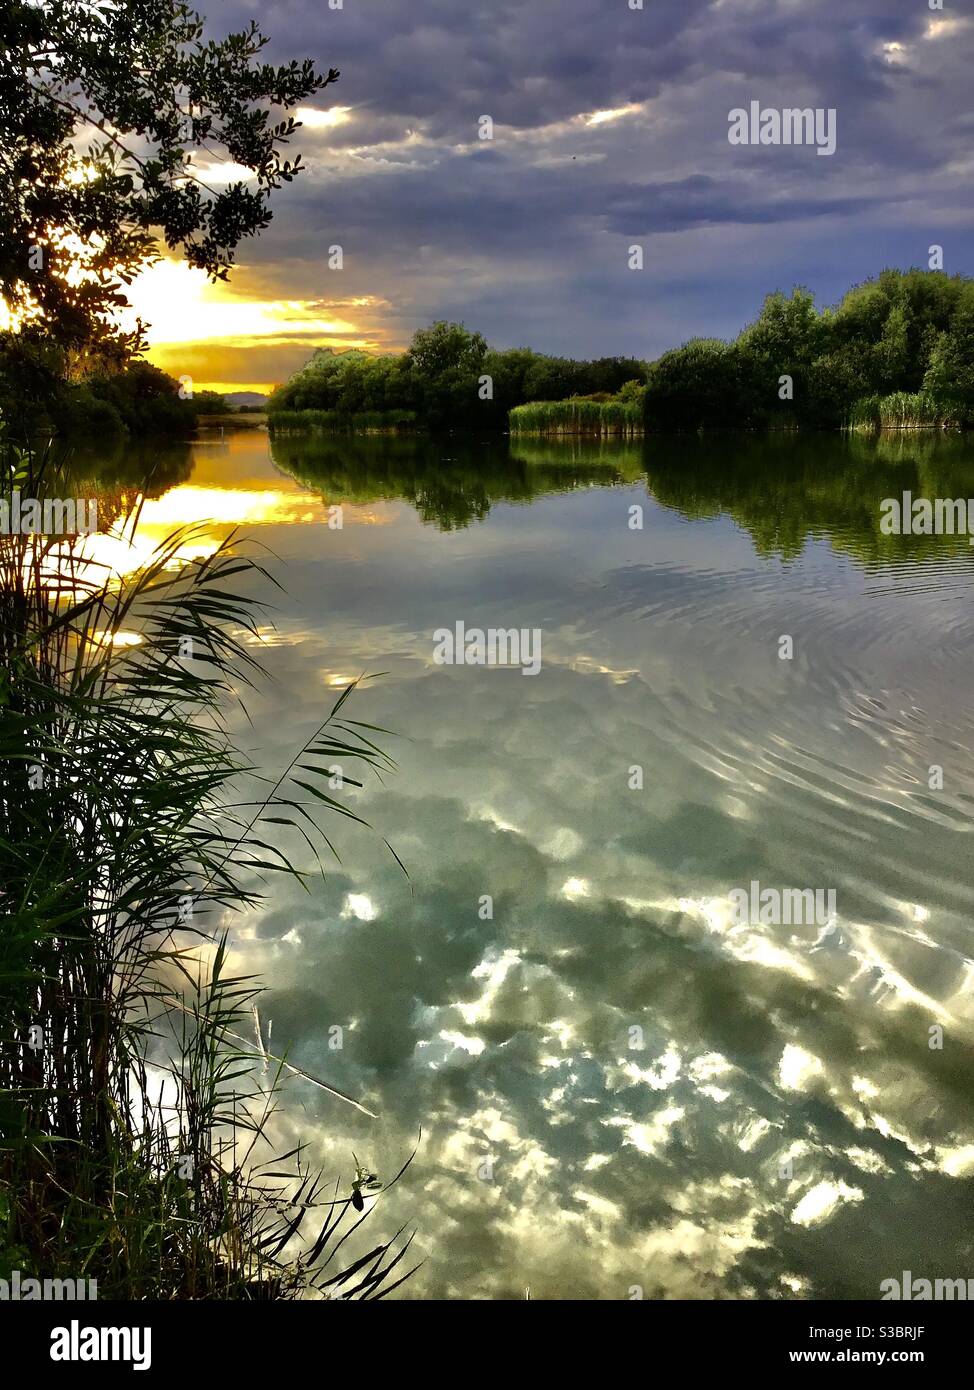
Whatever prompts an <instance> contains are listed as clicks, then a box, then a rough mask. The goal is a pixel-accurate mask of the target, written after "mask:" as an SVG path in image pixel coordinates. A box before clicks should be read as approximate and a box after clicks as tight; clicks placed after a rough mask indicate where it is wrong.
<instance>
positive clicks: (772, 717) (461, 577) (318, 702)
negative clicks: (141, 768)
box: [102, 430, 974, 1299]
mask: <svg viewBox="0 0 974 1390" xmlns="http://www.w3.org/2000/svg"><path fill="white" fill-rule="evenodd" d="M147 460H148V461H150V462H151V463H152V466H153V468H154V470H155V471H154V481H153V484H152V487H151V492H152V493H153V494H154V495H153V497H152V499H151V500H150V501H149V503H148V504H147V507H146V511H145V514H144V517H143V524H142V535H143V537H144V538H146V539H147V540H151V539H152V538H153V537H161V536H162V535H163V534H165V533H166V532H167V531H168V530H169V529H171V526H172V525H173V524H175V523H177V522H180V521H191V520H192V521H198V520H202V521H205V522H207V528H206V535H207V537H208V538H209V540H206V541H204V542H203V543H202V545H203V548H204V549H205V546H206V544H209V543H210V542H213V541H215V540H216V539H217V538H219V537H221V536H223V535H224V534H226V532H227V531H228V530H229V528H230V527H231V526H232V525H234V524H236V525H240V526H241V527H242V529H243V531H244V532H245V533H246V534H248V535H251V536H253V537H255V538H256V539H257V540H258V541H259V542H261V543H262V544H263V545H266V546H267V547H268V548H269V550H270V551H271V552H272V554H273V557H276V558H271V559H270V561H269V563H270V565H271V568H272V570H273V572H274V574H275V576H276V577H277V578H278V579H279V580H280V581H281V583H282V585H283V586H284V590H285V592H284V593H283V594H282V593H276V592H274V591H273V590H270V589H269V590H268V594H267V597H268V600H269V602H270V603H271V604H272V605H273V611H272V612H270V613H269V614H268V628H267V631H266V633H265V639H266V640H265V642H264V644H263V649H262V659H263V662H264V665H265V666H266V668H267V670H268V672H269V673H270V677H271V684H270V685H269V686H268V687H267V688H266V689H264V690H263V691H262V692H260V694H259V695H257V696H254V695H248V696H247V709H248V713H249V716H250V721H251V722H250V723H249V724H248V723H247V722H246V721H245V720H243V719H242V718H241V719H239V720H238V721H237V722H236V724H235V729H236V731H237V736H238V738H239V740H240V742H241V744H242V745H243V746H244V747H245V748H246V749H247V750H248V751H250V752H251V753H252V754H253V755H254V756H255V757H257V758H258V759H259V761H260V763H261V764H262V765H263V766H266V768H267V769H268V770H269V771H271V770H273V771H274V772H275V774H276V771H278V770H280V769H281V768H283V767H284V766H285V765H286V764H287V762H288V761H289V759H290V758H291V756H292V754H293V753H294V751H295V749H296V748H297V747H298V746H299V745H300V742H301V741H302V740H303V739H304V738H305V737H307V736H309V735H310V734H311V733H313V732H314V730H315V728H316V727H317V725H318V724H319V723H320V722H321V719H322V718H323V717H324V714H325V712H326V711H327V708H328V707H329V705H330V703H331V702H332V701H333V700H334V698H335V696H336V695H337V693H338V692H339V691H340V689H341V688H342V687H343V686H344V685H345V684H346V683H347V681H348V680H349V679H350V678H353V677H355V676H358V675H360V674H362V673H380V672H381V673H383V674H381V676H378V677H377V679H375V680H374V681H370V682H369V683H368V686H367V688H366V689H365V690H363V691H360V692H358V693H356V695H355V696H354V697H353V704H352V714H353V716H354V717H357V718H360V719H362V720H366V721H369V722H371V723H374V724H377V725H381V726H384V727H385V728H386V729H389V730H391V731H392V735H393V736H386V735H383V736H382V742H383V744H384V746H385V747H386V748H387V749H388V750H389V751H390V752H391V753H392V754H393V755H394V756H395V757H396V759H397V761H398V763H399V767H400V770H399V772H398V774H397V775H396V776H394V777H391V778H388V779H386V781H385V784H384V785H381V784H379V783H378V782H376V781H375V780H372V781H370V782H369V783H368V785H367V786H366V788H365V789H364V790H363V791H357V790H356V789H354V788H351V787H348V786H346V787H345V788H344V790H342V791H340V792H338V793H336V795H340V796H344V797H347V798H348V804H349V805H350V806H351V807H353V808H354V809H355V810H356V811H357V812H358V813H359V814H361V815H363V816H364V817H365V818H366V819H367V820H368V821H369V823H370V825H371V826H372V827H373V829H372V830H371V831H369V830H364V829H361V828H359V827H355V826H354V825H352V824H351V823H348V822H341V821H337V818H335V823H334V824H333V826H332V828H333V830H334V835H335V839H336V847H337V848H338V849H339V852H340V854H341V863H340V864H335V863H332V864H329V865H327V866H326V875H325V877H324V880H320V879H319V880H317V881H315V882H313V883H312V884H311V885H310V891H309V892H308V893H303V892H301V891H300V890H299V889H297V888H294V887H287V888H283V889H282V888H281V886H280V885H271V890H270V896H269V897H268V900H267V902H266V905H265V908H264V910H262V911H260V912H259V913H256V914H254V915H253V916H252V917H248V918H247V919H245V920H243V921H242V922H239V923H238V924H237V927H236V946H237V949H236V955H235V960H236V963H237V964H242V965H243V966H245V968H246V969H248V970H253V971H259V972H260V973H261V974H262V975H263V977H264V980H265V983H266V984H267V986H268V994H267V995H266V996H265V1000H264V1003H263V1005H262V1009H261V1013H262V1016H263V1018H264V1019H265V1024H266V1022H267V1021H270V1022H271V1023H272V1034H271V1048H272V1050H278V1049H283V1048H284V1047H285V1046H289V1047H290V1053H289V1055H290V1057H291V1059H292V1060H293V1061H294V1062H295V1063H297V1064H298V1065H300V1066H301V1067H303V1068H306V1069H307V1070H309V1071H311V1072H313V1073H315V1074H317V1075H320V1076H322V1077H323V1078H325V1079H326V1080H329V1081H332V1082H333V1083H334V1084H335V1085H337V1086H339V1087H341V1088H343V1089H344V1090H346V1091H348V1092H350V1093H351V1094H353V1095H356V1096H360V1097H361V1098H362V1099H363V1100H364V1102H365V1103H366V1104H367V1105H368V1106H369V1107H370V1108H371V1109H373V1110H375V1111H376V1112H377V1114H378V1116H379V1118H378V1119H377V1120H370V1119H368V1118H367V1117H366V1116H364V1115H361V1114H359V1113H357V1112H356V1111H354V1110H352V1109H350V1108H349V1107H347V1106H345V1105H343V1104H342V1103H341V1102H339V1101H336V1100H333V1099H330V1098H329V1097H327V1096H325V1095H323V1094H322V1093H321V1092H319V1091H317V1090H315V1089H314V1088H312V1087H311V1086H310V1085H308V1084H307V1083H305V1082H302V1081H295V1082H293V1083H289V1085H288V1088H287V1091H286V1097H285V1105H284V1109H283V1111H282V1114H281V1116H280V1130H281V1137H282V1141H287V1142H288V1144H289V1145H290V1144H291V1143H294V1142H297V1141H298V1140H299V1139H302V1138H303V1139H304V1140H306V1141H307V1142H308V1143H309V1146H310V1152H311V1154H312V1155H313V1156H314V1157H315V1158H316V1159H317V1160H319V1161H320V1162H321V1163H322V1164H323V1165H324V1167H325V1169H326V1171H328V1172H331V1173H333V1174H337V1172H338V1171H339V1170H341V1172H342V1173H343V1174H344V1175H345V1176H346V1178H349V1177H350V1176H351V1170H352V1168H353V1159H352V1152H353V1151H354V1152H355V1154H357V1155H358V1159H359V1161H360V1162H362V1163H366V1164H368V1165H369V1166H370V1167H372V1168H373V1169H375V1170H376V1171H377V1172H378V1173H379V1175H380V1177H382V1178H383V1179H385V1180H387V1179H388V1178H390V1177H391V1176H393V1175H394V1174H395V1172H396V1171H397V1169H398V1168H399V1166H400V1165H401V1163H402V1162H403V1161H404V1160H405V1158H407V1157H408V1155H409V1153H410V1152H411V1150H412V1148H413V1147H414V1145H415V1144H416V1142H417V1136H418V1135H419V1132H420V1130H421V1131H422V1137H421V1139H420V1141H419V1149H418V1153H417V1156H416V1159H415V1161H414V1163H413V1165H412V1167H411V1168H410V1170H409V1171H408V1173H407V1174H406V1176H405V1178H404V1179H403V1180H402V1182H401V1183H400V1184H399V1185H398V1186H397V1187H396V1188H395V1189H393V1191H392V1192H391V1193H390V1194H389V1196H388V1197H387V1198H384V1199H383V1201H382V1202H381V1203H380V1204H379V1206H378V1209H377V1210H376V1212H375V1213H374V1215H372V1216H371V1217H370V1222H369V1226H370V1227H371V1228H372V1229H371V1231H370V1234H371V1235H372V1236H373V1237H377V1236H378V1235H380V1234H391V1233H392V1231H393V1230H395V1228H396V1227H397V1226H398V1225H399V1224H401V1223H404V1222H407V1223H409V1225H410V1227H411V1228H415V1230H416V1232H417V1234H416V1241H415V1245H414V1249H415V1250H418V1251H419V1252H420V1253H421V1254H422V1256H424V1257H425V1264H424V1265H423V1267H422V1269H421V1270H420V1271H419V1273H418V1274H416V1275H415V1276H414V1278H413V1280H412V1281H411V1283H409V1284H407V1285H406V1286H405V1287H404V1289H403V1290H401V1291H400V1294H404V1295H405V1296H407V1297H428V1298H524V1297H525V1293H526V1291H527V1290H530V1297H531V1298H533V1299H539V1298H542V1299H543V1298H583V1299H620V1298H622V1299H624V1298H630V1297H635V1296H638V1291H641V1292H642V1295H643V1296H644V1297H645V1298H661V1297H668V1298H674V1297H688V1298H708V1299H709V1298H742V1297H771V1298H823V1297H826V1298H827V1297H832V1298H866V1299H873V1298H878V1297H879V1296H880V1288H879V1286H880V1283H881V1281H882V1280H884V1279H886V1278H889V1277H899V1276H900V1274H901V1272H902V1271H903V1270H911V1271H912V1272H913V1276H914V1278H918V1277H921V1276H924V1277H928V1278H933V1277H967V1276H968V1275H969V1274H971V1273H972V1249H971V1247H972V1241H971V1236H970V1229H969V1225H970V1223H969V1213H970V1207H971V1200H972V1178H974V1089H972V1087H971V1075H972V1063H974V1006H972V999H971V990H970V982H971V973H972V963H971V962H972V946H974V928H972V907H974V876H972V867H974V866H972V853H971V850H972V843H974V842H972V838H971V826H972V821H971V811H972V807H974V701H972V698H971V691H972V689H974V647H972V642H971V636H972V621H971V614H972V596H974V551H972V548H971V546H970V545H969V544H968V540H967V537H966V536H961V537H933V536H931V537H925V536H902V537H900V536H886V535H883V534H882V533H881V532H880V503H881V501H882V499H883V498H886V497H891V496H893V497H899V496H900V494H901V493H902V492H903V491H904V490H912V492H913V493H914V494H915V495H917V496H921V495H925V496H928V497H935V496H940V497H967V496H968V495H974V445H972V444H971V443H969V442H967V441H965V440H963V439H958V438H948V437H938V436H932V435H920V434H918V435H905V434H904V435H900V436H896V437H893V438H887V437H883V438H881V439H879V440H857V439H851V440H846V439H844V438H840V437H833V436H820V437H807V436H806V437H802V438H796V437H793V436H778V437H772V438H768V439H762V438H758V437H751V438H731V437H727V438H715V439H713V440H700V439H698V438H692V439H684V440H675V439H670V440H659V439H652V438H650V439H647V440H646V441H645V443H644V442H642V441H629V442H626V443H612V442H605V443H602V444H599V443H583V442H580V441H577V440H576V441H550V442H549V441H543V440H517V441H512V442H510V443H509V442H508V441H506V440H505V441H501V442H499V443H498V442H496V441H495V442H491V441H478V440H474V439H467V440H454V439H447V440H445V441H443V442H441V443H438V444H433V443H429V442H420V441H411V440H404V439H392V438H387V439H381V438H371V439H348V440H345V439H336V438H325V437H317V438H308V437H301V436H288V437H284V438H279V439H276V440H273V441H272V440H269V439H268V437H267V436H266V434H264V433H263V432H262V431H259V430H258V431H241V432H239V433H235V432H231V431H228V432H227V435H226V438H221V437H220V436H219V434H218V433H214V434H212V435H211V436H209V437H207V438H205V439H201V440H199V441H197V442H196V443H195V444H193V445H191V446H186V447H180V448H175V449H172V448H171V449H161V448H160V449H152V448H150V447H145V448H143V449H141V450H134V449H128V450H119V451H117V453H116V456H115V457H113V458H112V459H110V460H102V468H103V471H104V475H105V477H106V478H107V479H109V480H111V486H109V489H108V491H109V493H111V494H112V495H117V496H119V497H121V496H122V494H123V493H124V492H125V490H126V488H130V487H131V483H132V480H133V479H135V478H137V477H138V476H139V473H140V470H141V469H143V468H144V467H145V466H146V462H147ZM112 488H114V490H115V491H114V493H112ZM333 508H340V509H341V510H340V512H336V511H334V510H330V509H333ZM634 509H637V510H634ZM338 518H340V520H341V527H340V528H339V527H338V525H337V519H338ZM640 522H641V529H634V528H635V527H636V526H638V524H639V523H640ZM271 620H273V624H274V627H273V630H272V629H271V627H270V623H271ZM458 622H463V623H464V624H465V627H466V629H468V630H469V629H477V628H480V629H491V628H500V629H511V628H516V629H526V630H529V631H534V630H535V629H536V630H538V632H539V634H540V653H541V661H540V668H539V670H538V672H537V674H536V675H531V676H528V675H525V674H523V673H522V671H521V670H520V669H517V668H516V667H515V668H513V669H512V668H509V667H508V668H503V667H497V666H485V665H440V664H436V663H435V662H434V659H433V651H434V632H436V630H438V629H441V628H447V629H454V628H455V625H456V624H457V623H458ZM783 638H790V639H791V642H790V644H789V643H787V642H784V643H783V641H782V639H783ZM789 651H790V655H788V654H786V653H788V652H789ZM931 769H933V771H931ZM936 769H942V774H941V775H940V776H938V773H937V771H936ZM941 782H942V785H939V784H940V783H941ZM383 839H385V840H388V842H389V844H390V845H391V846H392V847H393V849H394V850H395V853H396V855H398V856H399V858H400V859H401V860H402V861H403V863H404V865H405V866H406V869H407V870H408V875H409V877H408V879H407V878H406V877H405V876H404V874H403V872H402V870H401V869H400V867H399V865H398V864H397V862H396V859H395V858H394V857H393V855H392V854H391V853H390V851H389V849H387V848H386V846H385V845H384V843H383ZM752 883H753V884H755V885H760V888H759V892H760V891H761V890H764V889H766V888H773V889H776V890H779V891H784V890H788V889H795V890H806V889H808V890H813V891H821V893H822V895H823V900H825V895H827V894H828V893H830V892H831V893H832V894H833V895H834V897H833V898H832V899H831V900H830V901H831V902H832V903H833V904H834V910H833V911H829V912H827V913H824V914H822V913H820V914H818V917H819V920H814V919H809V920H807V921H805V922H799V923H797V924H796V923H795V921H794V919H792V921H791V922H785V923H784V924H776V922H775V920H770V921H760V920H754V917H755V914H754V913H753V912H751V913H749V914H748V920H740V918H741V914H740V912H739V911H735V909H734V906H733V904H734V901H735V900H734V899H733V897H732V894H733V893H734V891H735V890H744V891H745V892H746V893H748V894H750V891H751V885H752ZM488 898H489V900H490V901H489V902H487V901H486V899H488ZM339 1029H340V1030H341V1032H340V1033H339V1032H338V1031H336V1030H339ZM938 1029H940V1030H942V1033H941V1032H938V1031H937V1030H938ZM338 1042H340V1043H341V1046H340V1047H338V1046H337V1045H336V1044H337V1043H338ZM373 1223H374V1224H373Z"/></svg>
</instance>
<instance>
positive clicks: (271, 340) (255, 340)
mask: <svg viewBox="0 0 974 1390" xmlns="http://www.w3.org/2000/svg"><path fill="white" fill-rule="evenodd" d="M128 297H129V300H130V302H131V308H130V310H129V311H128V312H127V313H126V314H125V316H124V319H123V322H124V324H125V326H126V327H127V328H130V327H133V326H134V324H135V320H136V318H141V319H142V321H143V323H144V324H145V325H146V326H147V336H148V340H149V350H148V353H147V356H148V359H149V361H150V362H152V363H154V364H155V365H156V366H157V367H161V368H162V369H163V370H164V371H166V372H169V373H170V375H172V376H174V377H182V376H190V377H192V379H193V384H194V387H195V388H196V389H197V390H215V391H262V392H266V391H270V390H271V389H273V387H274V386H275V385H276V384H277V383H278V382H280V381H283V380H284V379H285V378H286V377H287V376H288V375H290V373H291V372H293V371H295V370H296V369H297V368H298V367H300V366H301V365H303V363H304V362H306V361H307V359H308V358H309V357H310V356H311V354H312V352H313V351H314V350H315V348H319V347H331V348H335V349H336V350H342V349H344V348H362V349H366V350H368V351H373V352H378V351H387V350H389V348H390V346H392V345H391V344H387V343H386V342H385V340H384V334H383V330H382V325H381V322H380V318H379V315H380V313H381V311H382V309H383V308H384V307H386V306H385V301H383V300H380V299H378V298H374V297H372V296H360V297H353V298H349V299H339V298H335V299H324V298H322V299H283V298H277V297H273V298H272V297H269V296H268V295H267V293H266V292H265V291H264V290H263V289H262V287H261V286H260V285H258V284H257V283H256V277H255V276H254V275H253V274H252V273H251V272H249V271H248V269H247V267H245V266H241V267H238V268H236V269H235V270H234V271H233V272H232V275H231V279H230V280H229V281H211V280H209V279H208V278H207V276H206V274H205V273H204V272H203V271H201V270H195V269H193V268H191V267H190V266H188V265H186V264H185V263H183V262H182V261H175V260H166V259H163V260H159V261H157V262H156V263H154V264H153V265H151V266H148V267H147V268H146V269H145V270H144V271H142V273H141V274H140V275H139V276H138V277H137V278H136V279H135V280H134V281H133V283H132V285H131V287H130V288H129V291H128Z"/></svg>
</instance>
